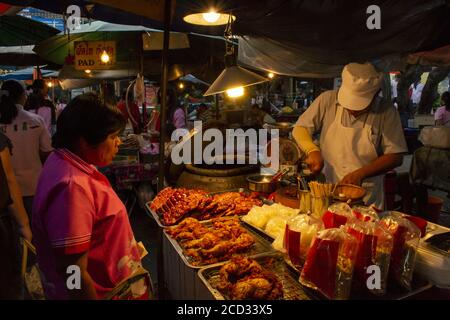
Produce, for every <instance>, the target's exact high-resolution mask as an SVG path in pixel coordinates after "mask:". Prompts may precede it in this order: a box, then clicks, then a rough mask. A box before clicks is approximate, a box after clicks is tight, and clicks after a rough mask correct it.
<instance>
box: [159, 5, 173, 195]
mask: <svg viewBox="0 0 450 320" xmlns="http://www.w3.org/2000/svg"><path fill="white" fill-rule="evenodd" d="M171 7H172V0H165V1H164V42H163V52H162V67H161V68H162V74H161V88H160V90H161V126H160V127H161V129H160V130H161V132H160V135H159V168H158V192H159V191H161V190H162V189H163V188H164V143H165V141H166V121H167V84H168V73H169V61H168V60H169V36H170V8H171Z"/></svg>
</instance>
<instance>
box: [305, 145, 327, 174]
mask: <svg viewBox="0 0 450 320" xmlns="http://www.w3.org/2000/svg"><path fill="white" fill-rule="evenodd" d="M305 163H306V164H307V165H308V168H309V170H311V173H312V174H314V175H317V174H319V173H320V171H322V168H323V158H322V154H321V153H320V151H313V152H310V153H309V154H308V157H307V158H306V160H305Z"/></svg>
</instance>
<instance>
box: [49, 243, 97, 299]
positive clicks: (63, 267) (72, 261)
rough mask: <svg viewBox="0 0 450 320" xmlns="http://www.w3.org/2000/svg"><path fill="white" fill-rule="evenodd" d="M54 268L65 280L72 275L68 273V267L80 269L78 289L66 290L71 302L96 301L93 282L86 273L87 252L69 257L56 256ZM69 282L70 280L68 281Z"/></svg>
mask: <svg viewBox="0 0 450 320" xmlns="http://www.w3.org/2000/svg"><path fill="white" fill-rule="evenodd" d="M55 259H56V266H57V270H58V273H59V274H60V275H61V277H63V278H64V279H67V278H68V277H70V276H71V274H73V273H70V272H69V273H68V272H67V270H68V268H69V266H78V267H79V268H80V289H77V288H74V289H72V290H68V292H69V297H70V299H71V300H96V299H97V293H96V291H95V287H94V282H93V281H92V278H91V276H90V275H89V273H88V271H87V266H88V252H87V251H86V252H84V253H80V254H71V255H56V256H55ZM69 281H70V280H69Z"/></svg>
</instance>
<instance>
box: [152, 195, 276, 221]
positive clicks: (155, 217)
mask: <svg viewBox="0 0 450 320" xmlns="http://www.w3.org/2000/svg"><path fill="white" fill-rule="evenodd" d="M225 192H243V193H245V194H247V195H248V194H250V193H251V191H250V190H247V189H243V188H241V189H231V190H223V191H217V192H211V193H208V195H210V196H211V195H215V194H221V193H225ZM259 199H260V200H261V201H262V202H263V203H264V204H272V203H273V202H272V203H267V201H268V200H266V199H265V198H262V197H260V198H259ZM151 203H152V201H148V202H146V203H145V209H146V210H145V211H146V212H147V215H148V216H150V218H152V219H153V220H155V221H156V223H157V224H158V226H160V227H161V228H170V227H175V226H177V225H178V223H177V224H174V225H170V226H166V225H164V224H163V223H162V222H161V217H160V216H159V215H158V214H157V213H156V212H155V211H153V210H152V209H151V208H150V205H151ZM187 217H193V218H195V214H193V215H192V214H190V215H186V216H185V218H187ZM229 217H232V216H229ZM181 221H183V219H180V221H179V222H181ZM201 221H204V222H209V221H211V219H209V220H201Z"/></svg>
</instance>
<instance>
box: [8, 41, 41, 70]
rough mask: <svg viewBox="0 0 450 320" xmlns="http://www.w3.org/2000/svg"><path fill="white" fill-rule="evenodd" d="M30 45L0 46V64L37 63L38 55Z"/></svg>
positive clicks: (23, 64)
mask: <svg viewBox="0 0 450 320" xmlns="http://www.w3.org/2000/svg"><path fill="white" fill-rule="evenodd" d="M33 47H34V45H31V46H7V47H0V65H9V66H32V65H35V64H38V62H39V60H40V59H39V56H38V55H37V54H36V53H35V52H34V51H33Z"/></svg>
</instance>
